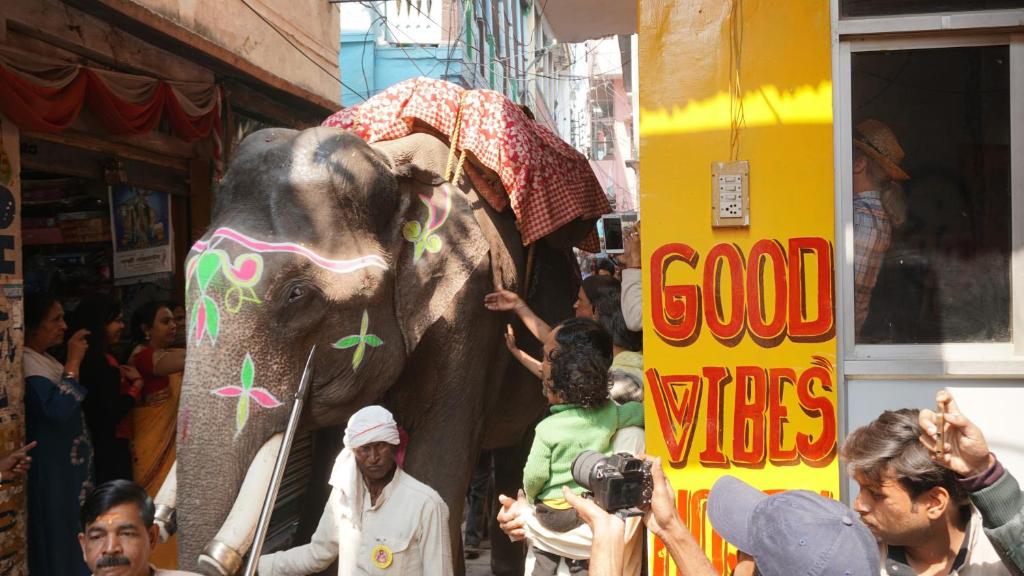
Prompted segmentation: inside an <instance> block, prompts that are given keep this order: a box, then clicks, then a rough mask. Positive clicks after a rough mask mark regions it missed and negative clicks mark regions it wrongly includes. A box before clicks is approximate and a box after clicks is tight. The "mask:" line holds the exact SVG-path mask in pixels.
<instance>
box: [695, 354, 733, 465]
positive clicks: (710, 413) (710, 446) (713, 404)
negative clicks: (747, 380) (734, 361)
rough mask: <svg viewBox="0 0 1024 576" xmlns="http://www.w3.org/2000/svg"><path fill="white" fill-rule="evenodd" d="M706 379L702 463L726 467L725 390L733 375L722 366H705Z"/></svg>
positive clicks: (727, 462)
mask: <svg viewBox="0 0 1024 576" xmlns="http://www.w3.org/2000/svg"><path fill="white" fill-rule="evenodd" d="M704 378H706V379H707V381H708V401H707V410H706V411H705V412H706V413H707V416H706V417H705V436H704V451H703V452H701V453H700V463H701V464H703V465H704V466H707V467H724V466H728V465H729V460H727V459H726V457H725V454H724V453H722V442H723V438H722V434H723V433H724V429H723V428H722V412H723V406H722V402H723V401H724V395H723V394H722V392H723V390H722V389H723V388H724V387H725V385H726V384H728V383H729V382H731V381H732V374H729V370H727V369H726V368H724V367H722V366H705V367H704Z"/></svg>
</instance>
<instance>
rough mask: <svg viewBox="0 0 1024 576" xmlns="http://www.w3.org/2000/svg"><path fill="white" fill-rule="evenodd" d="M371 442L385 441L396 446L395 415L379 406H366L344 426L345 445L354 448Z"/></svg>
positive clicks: (397, 440)
mask: <svg viewBox="0 0 1024 576" xmlns="http://www.w3.org/2000/svg"><path fill="white" fill-rule="evenodd" d="M373 442H387V443H388V444H394V445H395V446H397V445H398V444H399V443H400V442H401V441H400V439H399V436H398V424H396V423H395V417H394V416H392V415H391V412H388V411H387V409H386V408H383V407H381V406H367V407H366V408H363V409H362V410H359V411H358V412H356V413H355V414H353V415H352V417H351V418H349V419H348V426H347V427H346V428H345V447H346V448H348V449H350V450H351V449H355V448H358V447H360V446H366V445H367V444H372V443H373Z"/></svg>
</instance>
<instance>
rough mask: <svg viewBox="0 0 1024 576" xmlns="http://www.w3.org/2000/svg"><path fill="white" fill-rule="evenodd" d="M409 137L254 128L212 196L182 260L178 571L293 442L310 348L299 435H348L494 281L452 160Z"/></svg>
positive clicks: (428, 141) (424, 139)
mask: <svg viewBox="0 0 1024 576" xmlns="http://www.w3.org/2000/svg"><path fill="white" fill-rule="evenodd" d="M403 140H404V141H405V142H404V143H385V144H382V145H380V146H375V147H371V146H369V145H367V144H366V143H365V142H364V141H362V140H361V139H360V138H358V137H357V136H355V135H353V134H351V133H349V132H343V131H340V130H337V129H333V128H313V129H309V130H305V131H302V132H297V131H292V130H281V129H270V130H264V131H260V132H257V133H255V134H253V135H251V136H249V137H248V138H246V139H245V141H244V142H243V143H242V144H241V146H240V147H239V149H238V151H237V153H236V156H235V158H234V159H233V161H232V163H231V165H230V167H229V169H228V171H227V173H226V174H225V177H224V179H223V182H222V183H221V185H220V186H219V188H218V190H217V191H216V198H215V203H214V213H213V217H212V220H211V226H210V228H209V230H208V231H207V233H206V234H205V235H204V236H203V237H202V238H201V239H200V240H199V241H198V242H196V244H195V245H194V247H193V249H192V251H191V253H190V254H189V257H188V259H187V261H186V277H187V285H186V290H187V300H188V310H189V334H188V346H189V352H188V360H187V363H186V368H185V376H184V386H183V392H182V398H181V405H180V408H179V414H178V438H177V442H178V466H177V478H178V479H179V480H180V482H179V483H178V490H177V507H178V523H179V526H180V527H181V538H182V541H181V542H180V544H179V558H180V559H181V561H182V565H183V566H187V567H194V566H195V562H196V558H197V557H198V555H199V554H200V552H201V551H202V550H203V548H204V547H205V546H206V545H207V543H208V542H209V541H210V540H211V539H212V538H213V537H214V533H215V531H216V530H217V529H218V528H219V527H220V526H221V525H222V524H223V522H224V521H225V518H226V517H227V516H228V512H229V510H230V509H231V507H232V505H233V503H234V502H235V498H236V495H237V494H238V493H239V489H240V486H241V485H242V484H243V479H244V478H245V477H246V474H247V469H248V468H249V465H250V463H251V462H253V460H254V458H256V456H257V453H258V452H260V451H261V447H263V446H264V445H265V444H266V443H267V442H268V440H270V439H271V438H272V437H275V435H276V434H278V433H279V432H281V431H283V430H284V428H285V426H286V423H287V420H288V415H289V411H290V408H291V406H292V404H293V401H294V393H295V389H296V387H297V385H298V382H299V378H300V375H301V372H302V369H303V364H304V362H305V359H306V356H307V353H308V351H309V350H310V348H311V347H312V346H313V345H314V344H316V345H317V346H318V352H317V355H316V358H315V361H314V364H313V366H312V380H311V382H310V391H309V398H307V401H306V406H305V408H304V411H303V414H302V417H301V426H302V427H303V428H305V429H315V428H319V427H323V426H328V425H338V424H342V423H344V422H345V421H346V420H347V418H348V417H349V416H350V415H351V414H352V413H353V412H354V411H355V410H357V409H359V408H360V407H362V406H365V405H367V404H371V403H374V402H377V401H379V400H380V399H381V398H382V397H383V396H385V394H387V393H389V390H390V389H391V388H392V387H393V386H394V385H395V382H396V381H397V380H398V379H399V377H400V375H401V374H402V372H403V370H404V369H406V368H407V366H406V363H407V361H408V360H409V359H410V357H412V356H413V355H414V353H415V351H416V349H417V347H418V346H419V344H420V340H421V339H422V338H423V336H424V334H425V333H426V332H427V331H428V330H429V329H430V328H431V327H432V326H434V325H435V324H436V323H438V321H439V319H440V318H441V317H442V316H443V315H444V314H445V313H446V311H449V310H450V309H451V308H452V306H453V303H455V300H456V298H458V297H460V296H459V295H460V294H461V293H462V291H463V288H464V286H465V285H466V283H467V282H468V281H470V279H471V277H473V276H474V274H477V275H478V274H479V272H478V270H479V269H481V268H487V266H486V262H485V261H486V259H487V255H488V245H487V240H486V239H485V238H484V236H483V232H481V228H480V226H479V225H478V223H477V222H476V221H475V219H474V215H473V209H472V207H471V206H470V205H469V203H468V201H467V197H466V195H465V194H464V193H463V192H461V191H460V190H458V189H457V188H455V187H453V186H452V185H451V184H449V183H447V182H445V181H444V180H443V179H442V178H440V177H439V174H438V169H439V168H440V167H443V166H444V162H445V158H446V155H447V148H446V147H444V145H443V144H441V143H440V142H439V141H437V140H436V139H433V138H432V137H429V136H421V137H419V138H417V137H407V138H406V139H403ZM416 142H419V144H415V143H416ZM403 381H404V380H403ZM423 386H424V387H425V388H426V387H428V384H423ZM422 393H423V394H424V395H429V394H431V391H430V390H426V389H425V390H423V391H422ZM257 492H258V493H257V494H255V495H253V494H247V493H245V492H244V491H243V493H242V494H241V495H239V496H238V497H239V498H242V499H247V498H252V499H254V500H253V501H251V502H240V504H242V505H243V506H244V505H248V506H249V507H251V508H256V509H258V508H259V506H260V504H261V502H262V493H259V491H257ZM244 546H245V545H243V547H244ZM237 552H244V550H237Z"/></svg>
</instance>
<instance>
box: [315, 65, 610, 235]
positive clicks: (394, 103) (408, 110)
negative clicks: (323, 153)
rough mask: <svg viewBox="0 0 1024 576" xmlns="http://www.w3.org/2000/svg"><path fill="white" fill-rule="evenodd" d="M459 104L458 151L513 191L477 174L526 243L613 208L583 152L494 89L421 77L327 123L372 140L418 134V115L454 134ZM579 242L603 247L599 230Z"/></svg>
mask: <svg viewBox="0 0 1024 576" xmlns="http://www.w3.org/2000/svg"><path fill="white" fill-rule="evenodd" d="M460 102H461V104H462V119H461V122H460V126H459V134H458V141H457V147H458V149H459V150H463V149H464V150H468V151H469V152H471V153H472V154H473V156H474V157H475V158H476V160H477V161H479V163H480V164H482V165H483V166H484V167H486V168H488V169H490V170H493V171H494V173H495V174H497V175H498V178H499V179H500V180H501V183H502V185H503V186H504V188H505V192H506V193H507V194H508V195H507V196H506V195H505V194H502V193H501V192H500V191H495V190H493V189H491V188H490V187H489V186H487V185H486V182H484V181H483V179H478V178H473V184H474V188H476V189H477V191H478V192H479V193H480V195H481V196H482V197H484V198H485V199H486V200H487V202H488V203H490V205H491V206H493V207H494V209H495V210H498V211H501V210H504V209H505V207H506V206H509V205H511V206H512V211H513V213H514V214H515V216H516V220H517V221H518V224H519V231H520V233H521V234H522V237H523V244H524V245H527V244H531V243H533V242H534V241H536V240H538V239H540V238H543V237H544V236H547V235H548V234H550V233H552V232H554V231H555V230H557V229H558V228H560V227H561V226H563V225H565V224H567V223H569V222H571V221H573V220H575V219H577V218H581V219H587V218H599V217H600V216H601V215H602V214H607V213H608V212H611V206H609V204H608V198H607V197H606V196H605V194H604V191H603V190H602V189H601V185H600V183H599V182H598V180H597V177H596V176H595V175H594V172H593V169H591V167H590V164H589V162H588V161H587V159H586V158H585V157H584V156H583V154H581V153H579V152H578V151H577V150H576V149H574V148H573V147H571V146H569V144H567V143H566V142H564V141H563V140H562V139H560V138H559V137H558V136H557V135H555V134H554V133H553V132H551V131H550V130H548V129H547V128H545V127H544V126H541V125H540V124H538V123H537V122H535V121H533V120H530V119H529V118H528V117H527V116H526V114H525V113H523V111H522V110H521V109H520V108H519V107H518V106H516V104H515V103H513V102H512V101H511V100H509V99H508V98H506V97H505V96H504V95H502V94H501V93H499V92H495V91H493V90H466V89H465V88H462V87H461V86H458V85H456V84H452V83H450V82H445V81H442V80H433V79H430V78H415V79H412V80H406V81H404V82H400V83H398V84H395V85H394V86H392V87H390V88H388V89H387V90H385V91H384V92H381V93H380V94H377V95H376V96H373V97H372V98H370V99H369V100H367V101H366V102H363V103H362V104H359V105H358V106H353V107H351V108H345V109H343V110H340V111H338V112H336V113H335V114H332V115H331V116H329V117H328V118H327V119H326V120H324V122H323V126H334V127H338V128H343V129H346V130H351V131H353V132H355V133H356V134H358V135H359V136H360V137H361V138H363V139H364V140H366V141H367V142H370V143H373V142H379V141H381V140H393V139H396V138H401V137H403V136H406V135H408V134H411V133H412V132H415V131H417V126H416V125H415V123H414V120H415V121H418V122H419V123H422V124H425V125H427V126H430V127H432V128H433V129H434V130H436V131H437V132H440V133H441V134H445V135H448V136H449V137H451V136H452V133H453V132H454V130H455V124H456V119H457V118H458V115H459V105H460ZM467 164H468V163H467ZM577 246H579V247H580V248H581V249H583V250H587V251H588V252H597V251H598V250H599V249H600V248H599V244H598V237H597V231H596V230H594V229H592V230H591V231H590V233H589V234H588V235H587V236H586V237H585V238H583V239H582V240H581V241H580V242H579V243H578V244H577Z"/></svg>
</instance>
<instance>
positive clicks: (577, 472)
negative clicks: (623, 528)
mask: <svg viewBox="0 0 1024 576" xmlns="http://www.w3.org/2000/svg"><path fill="white" fill-rule="evenodd" d="M572 477H573V480H575V481H576V483H577V484H579V485H580V486H582V487H584V488H586V489H587V490H589V491H590V495H591V496H590V497H591V498H592V499H593V501H594V503H595V504H597V505H598V506H599V507H601V508H602V509H604V510H605V511H606V512H609V513H613V514H617V515H618V516H620V517H622V518H627V517H629V516H640V515H642V514H643V511H642V510H641V509H640V508H641V506H647V505H648V504H650V503H651V496H652V493H653V487H654V484H653V482H652V477H651V463H650V462H647V461H644V460H641V459H640V458H636V457H634V456H633V455H631V454H627V453H625V452H623V453H621V454H612V455H611V456H605V455H604V454H601V453H600V452H595V451H593V450H584V451H583V452H580V453H579V454H578V455H577V456H576V459H575V460H573V463H572Z"/></svg>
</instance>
